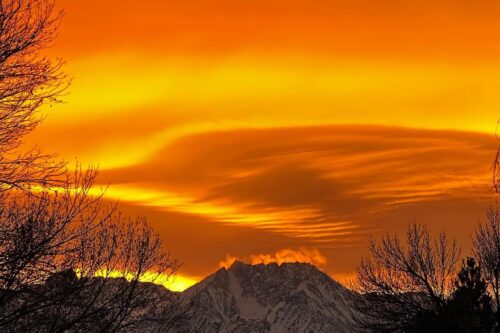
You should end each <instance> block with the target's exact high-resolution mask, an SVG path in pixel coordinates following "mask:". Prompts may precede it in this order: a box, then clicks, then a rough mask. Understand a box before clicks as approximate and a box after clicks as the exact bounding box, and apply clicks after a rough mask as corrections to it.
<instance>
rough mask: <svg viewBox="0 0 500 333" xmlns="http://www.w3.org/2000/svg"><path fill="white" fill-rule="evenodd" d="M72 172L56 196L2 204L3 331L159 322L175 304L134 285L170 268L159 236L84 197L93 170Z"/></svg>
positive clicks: (107, 328) (109, 328) (157, 278)
mask: <svg viewBox="0 0 500 333" xmlns="http://www.w3.org/2000/svg"><path fill="white" fill-rule="evenodd" d="M75 175H76V177H78V178H77V179H76V180H70V181H68V183H67V186H66V187H63V188H59V190H58V191H57V192H56V193H55V194H54V191H45V192H42V193H40V194H39V195H36V196H35V195H25V193H24V192H19V195H20V197H15V198H14V199H12V200H8V202H3V203H2V204H1V205H0V330H1V331H11V332H17V331H23V332H30V331H46V332H64V331H67V330H68V329H77V330H79V331H80V330H83V331H95V332H101V331H102V332H117V331H120V330H123V329H124V328H128V329H131V328H135V327H140V326H141V325H145V324H153V323H154V324H155V325H158V324H159V323H161V321H162V320H163V319H167V317H168V316H167V315H168V313H164V312H165V311H168V310H169V309H170V308H171V307H172V306H173V305H174V302H173V301H174V296H173V294H171V293H169V292H167V291H166V290H156V289H155V287H153V286H148V285H145V284H143V283H140V282H141V280H142V279H144V278H145V277H146V278H147V281H150V282H153V283H154V282H161V281H162V280H165V279H169V278H172V275H173V274H174V273H175V271H176V268H177V262H176V261H174V260H171V259H170V258H169V256H168V254H167V253H166V252H165V251H164V250H163V248H162V242H161V239H160V238H159V236H158V235H156V234H155V233H154V232H153V231H152V230H151V228H150V227H149V226H148V225H147V224H146V221H144V220H143V219H137V220H131V219H128V218H126V217H124V216H123V215H121V213H120V212H119V211H117V210H116V209H115V208H114V207H113V206H109V205H104V204H103V203H102V200H101V198H99V197H93V196H90V195H89V193H88V191H89V190H90V189H91V186H92V184H93V180H94V177H95V172H94V171H92V170H90V171H87V172H84V173H80V172H76V173H75ZM117 277H118V278H117ZM119 277H122V278H119ZM161 288H162V289H163V287H161Z"/></svg>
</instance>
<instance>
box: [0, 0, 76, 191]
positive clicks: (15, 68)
mask: <svg viewBox="0 0 500 333" xmlns="http://www.w3.org/2000/svg"><path fill="white" fill-rule="evenodd" d="M60 18H61V13H60V12H57V11H55V10H54V2H53V1H50V0H2V1H1V2H0V192H2V191H5V190H8V189H11V188H18V189H26V188H29V187H30V186H32V185H37V186H39V185H46V184H50V183H52V182H53V181H55V180H57V177H58V176H60V175H61V171H62V166H63V164H62V163H57V162H54V161H53V160H52V159H51V156H50V155H44V154H42V153H41V152H40V151H39V150H38V149H36V148H34V149H32V150H31V151H28V152H24V153H21V152H20V151H19V150H17V148H18V147H19V145H20V144H21V143H22V139H23V138H24V136H25V135H26V134H28V133H30V132H31V131H33V129H34V128H35V127H36V126H37V125H38V124H39V123H40V121H41V119H42V117H43V114H42V113H41V111H40V107H41V106H43V105H44V104H50V103H53V102H57V101H58V97H59V96H60V94H61V93H62V92H63V91H64V89H65V87H66V86H67V84H68V80H67V79H66V76H65V75H64V74H63V73H62V72H61V61H60V60H56V61H54V60H52V59H49V58H47V57H44V56H43V55H42V54H41V52H42V50H43V49H44V47H46V46H48V45H50V43H51V42H52V40H53V38H54V36H55V33H56V31H57V28H58V25H59V21H60Z"/></svg>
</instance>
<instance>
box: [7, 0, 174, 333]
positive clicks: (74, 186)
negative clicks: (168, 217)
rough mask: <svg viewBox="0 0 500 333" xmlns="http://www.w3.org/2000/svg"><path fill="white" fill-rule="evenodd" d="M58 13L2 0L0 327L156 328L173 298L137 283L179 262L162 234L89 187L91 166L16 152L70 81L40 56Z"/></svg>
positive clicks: (50, 5) (33, 3) (45, 5)
mask: <svg viewBox="0 0 500 333" xmlns="http://www.w3.org/2000/svg"><path fill="white" fill-rule="evenodd" d="M60 19H61V13H60V12H57V11H56V10H55V5H54V2H53V1H51V0H5V1H0V331H2V332H20V331H22V332H67V331H92V332H118V331H124V330H132V329H136V330H140V329H141V328H142V329H144V325H146V326H147V325H149V326H147V327H152V326H151V325H154V327H157V328H158V327H160V326H161V325H163V324H168V323H163V322H162V320H163V319H162V318H167V316H165V313H164V312H168V311H169V309H170V308H171V307H172V306H174V301H175V297H174V296H173V294H172V293H169V292H166V291H164V290H158V289H157V287H156V286H153V285H150V284H143V283H141V281H142V280H143V279H147V280H148V281H151V282H158V281H159V279H168V278H170V277H171V276H172V275H173V274H174V273H175V271H176V268H177V266H178V264H177V262H176V261H175V260H172V259H170V258H169V256H168V253H167V252H165V251H164V249H163V246H162V242H161V239H160V238H159V236H158V235H157V234H155V233H154V232H153V230H152V229H151V228H150V227H149V226H148V225H147V223H146V221H145V220H144V219H129V218H127V217H125V216H123V215H122V214H121V213H120V212H119V211H118V210H117V207H116V205H111V204H106V203H105V201H104V200H103V198H102V195H97V196H96V195H93V194H92V193H91V190H92V189H93V185H94V181H95V178H96V176H97V171H96V170H95V169H89V170H86V171H83V170H82V169H81V168H80V167H77V168H76V171H75V172H69V171H68V170H67V169H66V168H65V164H64V163H62V162H57V161H56V160H55V158H54V157H53V156H52V155H46V154H42V153H41V152H40V151H39V150H38V149H36V148H34V149H32V150H31V151H29V152H27V153H26V152H25V153H23V152H22V151H21V150H20V145H21V143H22V140H23V138H24V137H25V136H26V135H27V134H29V133H30V132H31V131H33V129H34V128H36V126H38V125H39V124H40V122H41V120H42V119H43V117H44V114H43V112H42V111H41V107H42V106H43V105H45V104H51V103H55V102H58V99H59V97H60V96H61V94H62V93H63V92H64V89H65V87H66V86H67V84H68V80H67V79H66V76H65V75H64V74H63V73H62V71H61V61H59V60H55V61H54V60H52V59H49V58H46V57H44V56H42V55H41V52H42V51H43V49H44V48H45V47H47V46H48V45H50V43H51V42H52V40H53V38H54V36H55V33H56V32H57V28H58V25H59V22H60Z"/></svg>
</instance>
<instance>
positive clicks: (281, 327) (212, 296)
mask: <svg viewBox="0 0 500 333" xmlns="http://www.w3.org/2000/svg"><path fill="white" fill-rule="evenodd" d="M184 297H185V302H186V303H185V304H186V314H185V320H181V321H179V327H176V329H178V330H182V331H189V332H235V331H236V332H289V331H293V332H311V331H312V332H325V333H326V332H352V328H353V326H352V325H353V317H354V311H355V310H353V309H354V307H353V304H354V300H355V298H356V297H357V296H356V295H355V294H353V293H352V292H350V291H348V290H347V289H346V288H344V287H343V286H342V285H340V284H339V283H337V282H336V281H334V280H332V279H331V278H330V277H329V276H328V275H327V274H325V273H323V272H321V271H320V270H318V269H317V268H316V267H315V266H313V265H311V264H307V263H298V262H296V263H280V264H278V263H269V264H263V263H262V264H255V265H252V264H247V263H244V262H242V261H239V260H237V261H235V262H234V263H233V264H232V265H231V266H230V267H229V268H228V269H225V268H222V269H220V270H219V271H217V272H216V273H215V274H212V275H211V276H209V277H207V278H206V279H204V280H203V281H201V282H200V283H199V284H197V285H195V286H194V287H192V288H190V289H188V290H187V291H186V292H184ZM174 331H175V330H174Z"/></svg>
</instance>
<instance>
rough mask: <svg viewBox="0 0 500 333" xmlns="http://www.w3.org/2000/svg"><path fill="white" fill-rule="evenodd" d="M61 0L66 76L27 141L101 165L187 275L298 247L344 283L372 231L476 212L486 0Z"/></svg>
mask: <svg viewBox="0 0 500 333" xmlns="http://www.w3.org/2000/svg"><path fill="white" fill-rule="evenodd" d="M58 3H59V7H61V8H64V10H65V11H66V16H65V18H64V21H63V24H62V26H61V28H60V33H59V37H58V39H57V40H56V42H55V45H54V47H53V48H51V49H50V50H49V53H50V54H51V55H55V56H58V57H62V58H64V59H65V60H66V62H67V65H66V67H65V69H66V71H67V72H68V74H69V75H70V76H71V77H73V84H72V86H71V89H70V91H69V92H70V94H69V95H68V96H67V97H65V102H66V103H65V104H62V105H56V106H54V107H53V108H52V109H51V111H50V114H49V117H48V118H47V119H46V121H45V122H44V124H43V126H42V127H40V128H39V129H38V130H37V131H36V132H35V133H33V135H32V136H31V137H30V139H29V141H30V143H33V142H36V143H37V144H39V145H40V146H41V147H42V148H43V149H44V150H45V151H48V152H57V153H59V154H60V156H62V157H64V158H65V159H67V160H70V161H71V160H74V159H75V158H78V159H79V161H81V162H83V163H85V164H86V163H92V164H99V165H100V168H101V170H102V172H101V176H100V182H102V183H103V184H107V183H110V184H111V185H112V186H111V187H110V189H109V190H108V193H107V195H108V196H109V197H110V198H111V199H120V201H121V203H122V207H123V209H125V210H126V211H127V212H129V213H131V214H134V215H136V214H142V215H146V216H148V217H149V218H150V221H151V223H152V224H153V226H154V227H155V228H156V229H157V230H158V231H159V232H160V233H161V234H162V236H163V237H164V239H165V242H166V243H167V247H168V248H169V249H170V250H171V252H172V254H173V255H174V256H175V257H177V258H179V259H180V260H181V261H183V262H184V263H185V264H184V266H183V268H182V270H181V275H183V276H187V277H192V278H195V279H196V278H199V277H201V276H204V275H205V274H207V273H209V272H211V271H213V270H214V269H216V268H218V267H219V266H220V265H222V264H224V263H227V260H231V259H234V258H241V259H245V260H248V261H250V262H255V261H258V260H261V261H264V262H265V261H268V260H278V261H279V260H284V259H283V258H291V257H293V256H296V257H297V258H304V257H308V256H310V257H312V259H311V261H312V262H314V263H316V264H317V265H319V266H320V267H321V268H322V269H324V270H325V271H327V272H329V273H331V274H332V275H333V276H335V277H343V276H346V275H349V274H351V273H352V271H353V269H354V267H355V265H356V263H357V262H358V261H359V257H360V255H361V254H364V253H366V248H367V238H368V236H369V235H370V234H377V233H378V232H380V231H381V230H395V231H400V230H402V229H403V228H404V227H405V226H406V225H407V224H408V223H410V222H412V221H413V220H415V219H416V220H417V221H420V222H424V223H428V224H429V225H431V226H432V227H433V228H434V229H435V230H439V229H442V228H445V230H447V231H449V232H450V233H452V234H454V235H455V236H456V237H457V238H458V240H459V241H461V242H463V243H464V244H466V243H468V242H469V236H470V234H471V232H472V230H473V228H474V227H475V225H476V224H477V221H478V220H479V219H481V218H483V217H484V215H485V209H486V207H487V206H488V204H489V203H490V202H491V190H490V187H489V184H488V181H489V173H490V171H491V170H490V166H491V160H492V158H493V156H494V153H495V149H496V145H497V144H496V142H495V139H494V137H493V132H494V130H495V125H496V120H497V118H498V111H497V110H498V109H499V108H500V60H499V59H500V40H499V39H500V37H499V36H500V20H499V18H500V3H499V2H498V1H481V2H470V1H461V0H454V1H451V0H442V1H436V0H433V1H430V0H421V1H404V2H403V1H395V0H394V1H387V0H384V1H367V0H354V1H353V0H350V1H347V0H345V1H332V0H300V1H299V0H286V1H285V0H266V1H264V0H254V1H249V0H231V1H230V0H212V1H201V0H193V1H181V0H167V1H165V0H149V1H146V2H143V3H141V4H139V3H138V2H137V1H131V0H122V1H97V0H88V1H70V0H59V1H58ZM314 258H315V259H314ZM320 259H321V260H320ZM323 259H324V260H323ZM287 260H288V259H287Z"/></svg>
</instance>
